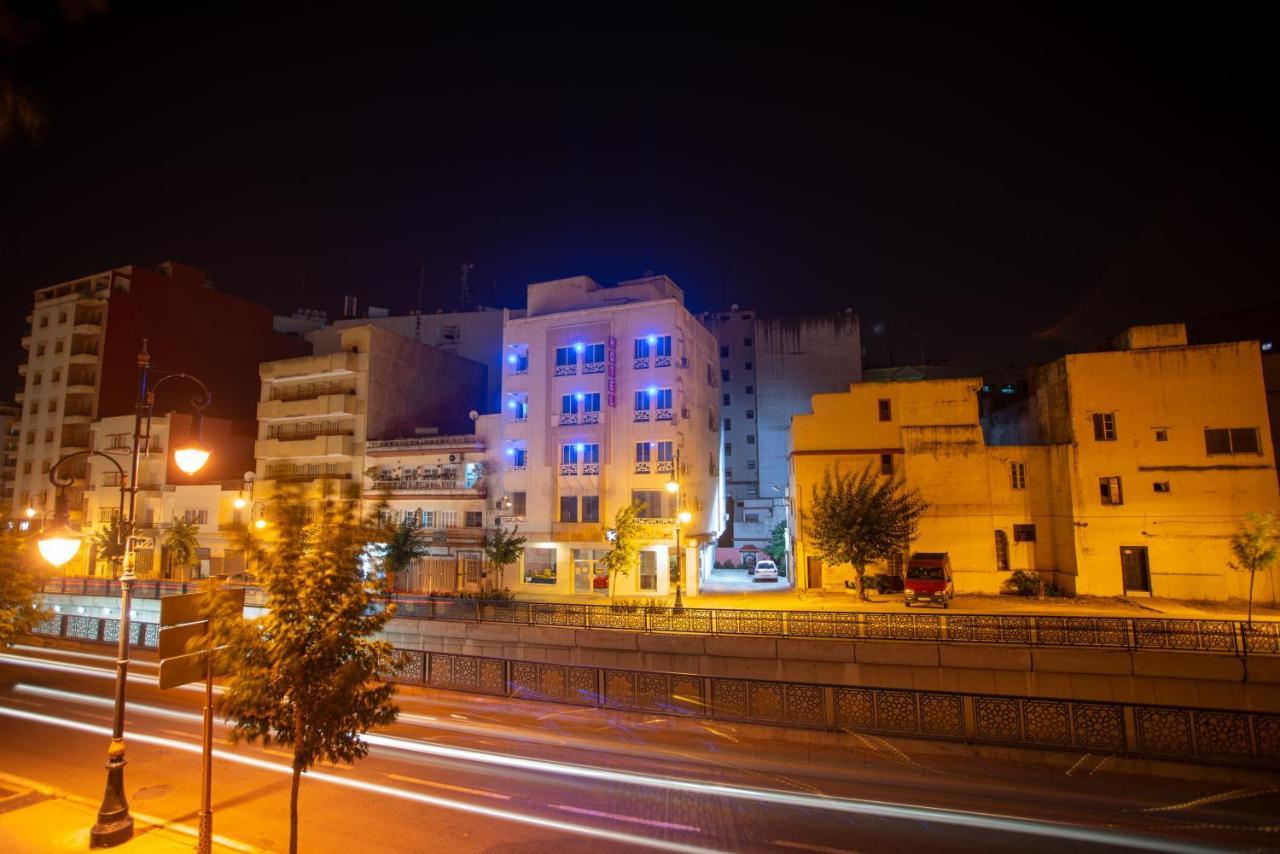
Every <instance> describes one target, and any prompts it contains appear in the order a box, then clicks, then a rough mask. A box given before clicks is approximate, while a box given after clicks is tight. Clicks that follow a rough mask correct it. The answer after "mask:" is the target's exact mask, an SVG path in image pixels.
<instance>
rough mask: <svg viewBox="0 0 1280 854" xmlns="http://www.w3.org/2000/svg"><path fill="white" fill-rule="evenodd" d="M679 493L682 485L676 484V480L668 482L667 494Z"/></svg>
mask: <svg viewBox="0 0 1280 854" xmlns="http://www.w3.org/2000/svg"><path fill="white" fill-rule="evenodd" d="M679 491H680V484H678V483H676V482H675V481H674V480H669V481H667V492H679Z"/></svg>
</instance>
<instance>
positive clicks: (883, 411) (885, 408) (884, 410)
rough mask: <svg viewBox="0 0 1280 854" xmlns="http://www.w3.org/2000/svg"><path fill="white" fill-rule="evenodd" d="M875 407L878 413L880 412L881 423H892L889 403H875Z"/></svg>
mask: <svg viewBox="0 0 1280 854" xmlns="http://www.w3.org/2000/svg"><path fill="white" fill-rule="evenodd" d="M877 407H878V409H879V412H880V420H881V421H892V420H893V409H892V407H891V406H890V403H889V401H887V400H880V401H877Z"/></svg>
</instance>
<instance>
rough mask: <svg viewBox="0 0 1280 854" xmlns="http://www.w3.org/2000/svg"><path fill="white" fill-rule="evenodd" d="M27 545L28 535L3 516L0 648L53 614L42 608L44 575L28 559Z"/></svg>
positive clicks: (1, 523)
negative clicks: (41, 589) (5, 522)
mask: <svg viewBox="0 0 1280 854" xmlns="http://www.w3.org/2000/svg"><path fill="white" fill-rule="evenodd" d="M27 545H28V540H27V538H26V537H24V536H23V535H22V534H20V533H18V531H17V530H15V529H13V528H10V527H9V526H8V525H6V524H4V520H0V649H3V648H4V647H7V646H10V645H11V644H13V643H14V641H16V640H19V639H20V638H22V637H23V636H25V635H27V634H29V633H30V632H31V630H32V629H33V628H35V626H36V625H37V624H38V623H40V622H41V621H42V620H44V619H47V618H48V616H49V615H48V613H47V612H45V611H44V610H42V609H41V608H40V579H39V578H38V577H37V576H36V574H35V572H33V571H32V568H31V561H29V560H28V559H27V558H28V555H27Z"/></svg>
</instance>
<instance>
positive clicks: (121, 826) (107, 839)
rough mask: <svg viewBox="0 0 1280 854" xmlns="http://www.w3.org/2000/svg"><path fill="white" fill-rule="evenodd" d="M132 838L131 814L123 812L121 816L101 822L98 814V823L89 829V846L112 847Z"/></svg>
mask: <svg viewBox="0 0 1280 854" xmlns="http://www.w3.org/2000/svg"><path fill="white" fill-rule="evenodd" d="M132 838H133V816H131V815H129V814H128V813H127V812H126V813H125V815H124V817H123V818H118V819H116V820H114V821H111V822H103V820H102V816H98V823H97V824H95V825H94V826H93V828H92V829H91V830H90V831H89V847H90V848H114V847H115V846H117V845H123V844H124V843H126V842H128V841H129V840H130V839H132Z"/></svg>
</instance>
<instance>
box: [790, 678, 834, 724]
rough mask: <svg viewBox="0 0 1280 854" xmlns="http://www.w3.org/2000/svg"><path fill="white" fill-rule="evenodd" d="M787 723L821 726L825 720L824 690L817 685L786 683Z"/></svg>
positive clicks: (825, 703)
mask: <svg viewBox="0 0 1280 854" xmlns="http://www.w3.org/2000/svg"><path fill="white" fill-rule="evenodd" d="M786 688H787V723H789V724H793V725H797V726H823V725H824V724H826V722H827V701H826V692H825V691H824V690H823V689H822V687H821V686H819V685H794V684H791V685H787V686H786Z"/></svg>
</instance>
